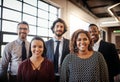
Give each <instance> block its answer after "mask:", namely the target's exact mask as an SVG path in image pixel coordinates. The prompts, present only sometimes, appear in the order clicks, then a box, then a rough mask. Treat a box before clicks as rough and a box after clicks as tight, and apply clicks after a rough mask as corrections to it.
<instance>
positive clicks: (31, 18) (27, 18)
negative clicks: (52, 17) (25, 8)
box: [23, 14, 36, 25]
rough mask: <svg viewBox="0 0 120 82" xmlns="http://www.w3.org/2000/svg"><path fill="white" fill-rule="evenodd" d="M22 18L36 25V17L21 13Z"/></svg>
mask: <svg viewBox="0 0 120 82" xmlns="http://www.w3.org/2000/svg"><path fill="white" fill-rule="evenodd" d="M23 20H24V21H26V22H28V23H29V24H33V25H36V17H33V16H30V15H26V14H23Z"/></svg>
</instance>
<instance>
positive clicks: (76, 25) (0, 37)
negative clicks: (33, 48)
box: [0, 0, 120, 57]
mask: <svg viewBox="0 0 120 82" xmlns="http://www.w3.org/2000/svg"><path fill="white" fill-rule="evenodd" d="M83 1H84V0H0V19H1V20H0V52H1V53H0V57H2V52H3V49H4V47H5V45H6V44H7V43H8V42H11V41H13V40H15V39H16V38H17V33H16V32H17V31H16V27H17V23H19V22H20V21H27V22H28V23H29V25H30V33H29V35H28V40H29V41H30V40H31V39H32V37H33V36H34V35H38V36H41V37H42V38H43V39H44V40H45V41H47V40H48V39H50V38H51V37H52V36H53V33H52V31H51V29H50V28H51V24H52V23H53V21H54V20H55V19H57V18H62V19H64V20H65V22H66V24H67V26H68V31H67V32H66V33H65V34H64V37H66V38H68V39H70V37H71V35H72V33H73V32H74V31H75V30H77V29H84V30H87V29H88V25H89V24H90V23H94V24H96V25H98V26H99V29H100V30H101V38H103V39H104V40H105V41H108V42H111V43H114V44H115V45H116V49H117V50H118V53H119V55H120V11H118V12H117V14H116V12H113V11H115V10H114V8H115V7H116V8H118V7H119V8H120V2H115V3H112V4H111V5H107V6H103V10H104V11H106V13H107V14H109V16H106V17H97V16H95V14H93V13H92V12H90V11H89V10H88V9H87V8H86V7H85V6H84V5H83ZM85 1H88V2H87V3H89V4H90V3H91V4H92V3H93V2H94V0H93V1H90V0H85ZM95 1H98V2H96V3H94V4H96V6H99V2H101V1H102V0H95ZM106 1H113V0H106ZM76 3H77V4H76ZM94 11H95V10H94ZM99 11H101V12H102V10H99Z"/></svg>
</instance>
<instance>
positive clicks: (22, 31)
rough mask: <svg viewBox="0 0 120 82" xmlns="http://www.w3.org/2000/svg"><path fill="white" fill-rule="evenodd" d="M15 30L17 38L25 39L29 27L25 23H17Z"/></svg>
mask: <svg viewBox="0 0 120 82" xmlns="http://www.w3.org/2000/svg"><path fill="white" fill-rule="evenodd" d="M17 32H18V35H19V38H20V39H21V40H25V39H26V37H27V35H28V33H29V27H28V26H27V25H26V24H19V25H18V28H17Z"/></svg>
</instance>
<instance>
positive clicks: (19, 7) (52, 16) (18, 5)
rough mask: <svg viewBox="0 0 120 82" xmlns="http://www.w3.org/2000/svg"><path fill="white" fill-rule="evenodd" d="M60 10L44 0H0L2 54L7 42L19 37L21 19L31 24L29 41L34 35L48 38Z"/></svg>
mask: <svg viewBox="0 0 120 82" xmlns="http://www.w3.org/2000/svg"><path fill="white" fill-rule="evenodd" d="M58 11H59V8H58V7H56V6H54V5H52V4H50V3H47V2H45V1H43V0H0V12H1V13H0V19H1V21H0V51H1V53H0V56H1V55H2V51H3V49H4V47H5V45H6V43H8V42H11V41H13V40H15V39H17V37H18V35H17V24H18V23H19V22H20V21H26V22H28V24H29V29H30V32H29V35H28V37H27V39H28V41H31V39H32V37H33V36H34V35H39V36H41V37H42V38H43V39H44V40H45V41H46V40H48V39H49V38H50V37H51V36H52V33H51V29H50V27H51V24H52V23H53V21H54V20H56V18H58V16H59V12H58ZM11 29H12V30H11ZM9 37H10V38H9Z"/></svg>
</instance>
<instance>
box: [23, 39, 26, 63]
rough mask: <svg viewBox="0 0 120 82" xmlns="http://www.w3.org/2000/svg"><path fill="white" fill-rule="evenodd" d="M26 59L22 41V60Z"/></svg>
mask: <svg viewBox="0 0 120 82" xmlns="http://www.w3.org/2000/svg"><path fill="white" fill-rule="evenodd" d="M25 59H26V48H25V42H24V41H23V42H22V61H23V60H25Z"/></svg>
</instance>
